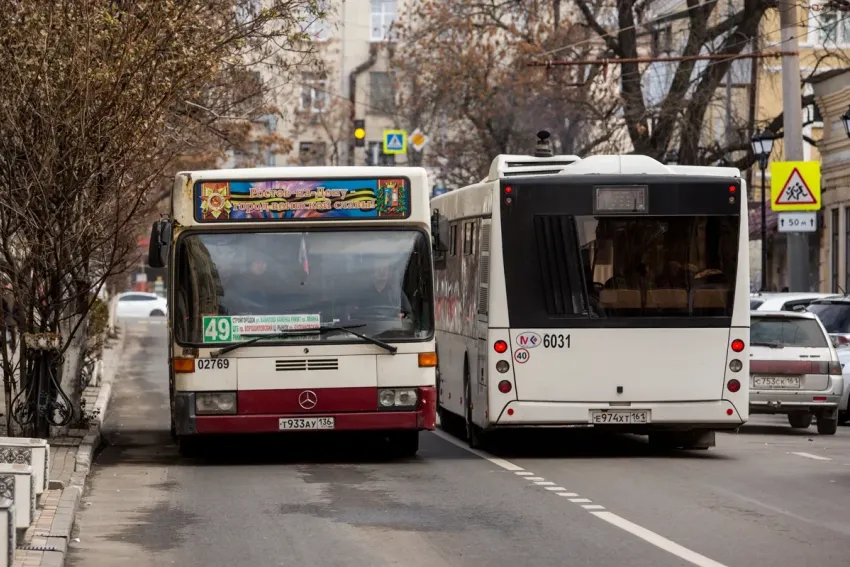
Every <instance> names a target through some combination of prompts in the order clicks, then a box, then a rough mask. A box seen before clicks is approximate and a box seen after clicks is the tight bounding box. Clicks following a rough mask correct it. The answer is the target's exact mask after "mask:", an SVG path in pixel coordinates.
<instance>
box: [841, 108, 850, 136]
mask: <svg viewBox="0 0 850 567" xmlns="http://www.w3.org/2000/svg"><path fill="white" fill-rule="evenodd" d="M841 121H842V122H844V131H845V132H847V137H848V138H850V110H847V112H845V113H844V115H843V116H842V117H841Z"/></svg>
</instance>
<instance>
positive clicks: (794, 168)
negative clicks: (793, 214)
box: [770, 161, 821, 212]
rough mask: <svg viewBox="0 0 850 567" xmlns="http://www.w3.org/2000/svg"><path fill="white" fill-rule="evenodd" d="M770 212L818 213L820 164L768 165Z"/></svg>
mask: <svg viewBox="0 0 850 567" xmlns="http://www.w3.org/2000/svg"><path fill="white" fill-rule="evenodd" d="M770 208H771V209H772V210H774V211H777V212H790V211H817V210H820V208H821V186H820V162H817V161H780V162H774V163H772V164H770Z"/></svg>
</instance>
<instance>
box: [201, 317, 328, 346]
mask: <svg viewBox="0 0 850 567" xmlns="http://www.w3.org/2000/svg"><path fill="white" fill-rule="evenodd" d="M203 325H204V342H205V343H229V342H233V341H241V340H242V336H243V335H251V336H254V335H273V334H275V333H280V332H283V331H300V330H308V329H318V328H319V327H320V326H321V317H320V316H319V315H234V316H231V317H218V316H215V317H204V318H203Z"/></svg>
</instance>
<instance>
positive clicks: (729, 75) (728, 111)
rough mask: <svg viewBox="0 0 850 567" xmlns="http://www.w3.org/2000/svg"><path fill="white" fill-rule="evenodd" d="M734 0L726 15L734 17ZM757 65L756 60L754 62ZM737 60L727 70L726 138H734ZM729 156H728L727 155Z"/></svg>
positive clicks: (729, 3) (729, 5)
mask: <svg viewBox="0 0 850 567" xmlns="http://www.w3.org/2000/svg"><path fill="white" fill-rule="evenodd" d="M732 2H733V0H728V1H727V3H726V17H727V18H730V19H731V18H732V15H733V14H734V13H735V7H734V6H733V5H732ZM752 63H753V65H755V61H753V62H752ZM734 67H735V62H734V61H732V63H730V64H729V70H728V71H726V139H727V140H731V139H732V71H733V70H734ZM726 157H728V156H726Z"/></svg>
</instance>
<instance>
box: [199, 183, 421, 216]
mask: <svg viewBox="0 0 850 567" xmlns="http://www.w3.org/2000/svg"><path fill="white" fill-rule="evenodd" d="M196 198H197V210H196V218H197V219H198V220H199V221H202V222H216V221H218V222H221V221H224V222H234V221H239V222H245V221H255V220H256V221H261V220H324V219H340V220H356V219H375V218H385V219H403V218H407V217H408V216H410V182H409V181H408V180H407V179H406V178H385V179H327V180H321V181H316V180H309V179H290V180H264V181H204V182H200V183H198V184H197V185H196Z"/></svg>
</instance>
